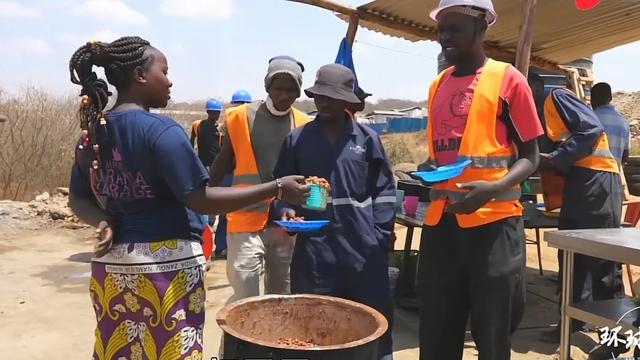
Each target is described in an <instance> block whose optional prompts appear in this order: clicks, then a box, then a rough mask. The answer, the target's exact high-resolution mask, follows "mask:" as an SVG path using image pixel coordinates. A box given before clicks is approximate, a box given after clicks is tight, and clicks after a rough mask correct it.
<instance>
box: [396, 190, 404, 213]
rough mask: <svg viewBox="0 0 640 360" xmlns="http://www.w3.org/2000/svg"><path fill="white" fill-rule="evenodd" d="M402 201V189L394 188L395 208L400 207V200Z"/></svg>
mask: <svg viewBox="0 0 640 360" xmlns="http://www.w3.org/2000/svg"><path fill="white" fill-rule="evenodd" d="M403 201H404V190H396V208H397V209H401V208H402V202H403Z"/></svg>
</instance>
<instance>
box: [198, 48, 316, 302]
mask: <svg viewBox="0 0 640 360" xmlns="http://www.w3.org/2000/svg"><path fill="white" fill-rule="evenodd" d="M302 72H303V66H302V64H301V63H300V62H298V61H297V60H295V59H293V58H291V57H277V58H274V59H271V60H270V61H269V68H268V71H267V75H266V77H265V80H264V86H265V89H266V91H267V94H268V96H267V99H266V100H265V101H255V102H252V103H248V104H243V105H240V106H236V107H234V108H231V109H229V110H228V111H227V112H226V113H225V117H226V136H225V138H224V144H223V146H222V150H221V152H220V154H219V155H218V157H217V158H216V160H215V162H214V164H213V166H212V169H211V174H210V175H211V181H210V183H211V185H216V186H217V185H219V184H220V183H221V182H222V179H223V178H224V176H225V175H226V174H229V173H231V172H233V183H232V187H245V186H250V185H254V184H260V183H266V182H270V181H273V180H274V178H273V175H272V173H273V168H274V166H275V164H276V160H277V158H278V153H279V151H280V148H281V146H282V142H283V141H284V139H285V138H286V136H287V134H289V132H290V131H291V129H293V128H294V127H297V126H301V125H303V124H305V123H307V122H308V121H309V118H308V117H307V116H306V114H304V113H302V112H300V111H298V110H297V109H294V108H293V107H292V105H293V103H294V102H295V101H296V99H297V98H299V97H300V87H301V86H302ZM273 205H274V202H271V201H265V202H261V203H257V204H254V205H252V206H250V207H247V208H245V209H242V210H240V211H237V212H233V213H230V214H227V234H228V237H227V277H228V278H229V283H230V284H231V287H232V288H233V291H234V293H233V295H232V296H231V298H229V302H232V301H236V300H239V299H243V298H246V297H250V296H258V295H260V290H259V289H260V276H261V274H262V273H264V274H265V277H264V282H265V284H264V288H265V292H266V293H268V294H287V293H289V291H290V285H289V283H290V281H289V266H290V262H291V253H292V251H293V244H294V238H293V237H291V236H290V235H288V234H287V233H286V232H284V231H283V230H282V229H281V228H280V227H277V226H272V225H271V224H270V222H269V214H270V212H274V210H273V209H274V206H273ZM274 216H277V217H279V214H275V215H274Z"/></svg>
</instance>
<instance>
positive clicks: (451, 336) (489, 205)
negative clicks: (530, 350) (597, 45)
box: [419, 0, 543, 360]
mask: <svg viewBox="0 0 640 360" xmlns="http://www.w3.org/2000/svg"><path fill="white" fill-rule="evenodd" d="M430 15H431V18H432V19H433V20H435V21H436V22H437V23H438V41H439V43H440V45H441V46H442V51H443V53H444V56H445V58H446V60H447V62H448V63H449V64H451V65H452V67H450V68H448V69H446V70H444V71H443V72H442V73H440V74H439V75H438V77H437V78H436V79H435V81H434V82H433V83H432V85H431V88H430V92H429V124H428V129H427V131H428V132H427V142H428V147H429V150H430V151H429V160H427V162H426V163H424V164H422V165H421V166H420V168H421V169H423V170H434V169H435V167H438V166H442V165H447V164H451V163H455V162H457V161H461V160H471V164H470V165H468V167H467V168H465V169H464V171H463V172H462V174H461V175H460V176H458V177H456V178H453V179H449V180H445V181H442V182H439V183H435V184H433V186H432V189H431V191H430V197H431V203H430V205H429V208H428V210H427V213H426V216H425V219H424V224H425V225H424V229H423V232H422V241H421V247H420V265H419V266H420V277H419V282H420V289H421V306H420V310H421V314H420V359H422V360H442V359H447V360H449V359H462V356H463V348H464V340H465V330H466V325H467V321H468V320H469V318H470V320H471V333H472V335H473V339H474V340H475V342H476V346H477V348H478V352H479V359H480V360H504V359H509V358H510V356H511V335H512V333H513V331H514V330H515V329H516V328H517V325H518V323H519V322H520V320H521V318H522V314H523V312H524V298H525V280H524V275H525V260H526V256H525V237H524V229H523V222H522V218H521V216H522V205H521V204H520V203H519V201H518V199H519V198H520V194H521V192H520V188H519V184H520V183H521V182H522V181H523V180H525V179H526V178H527V177H528V176H529V175H530V174H532V173H533V172H534V171H535V169H536V167H537V166H538V145H537V142H536V138H537V137H538V136H539V135H541V134H542V133H543V131H542V127H541V125H540V120H539V119H538V116H537V114H536V108H535V104H534V101H533V98H532V96H531V90H530V89H529V86H528V84H527V81H526V79H525V78H524V76H522V74H520V73H519V72H518V71H517V70H516V69H515V68H514V67H513V66H511V65H510V64H507V63H502V62H498V61H495V60H493V59H489V58H487V57H486V56H485V53H484V47H483V42H484V35H485V32H486V31H487V28H488V26H489V25H491V24H493V23H494V22H495V21H496V13H495V11H494V9H493V4H492V3H491V1H489V0H484V1H481V0H476V1H471V0H442V1H441V2H440V6H439V7H438V8H437V9H435V10H433V11H432V12H431V14H430Z"/></svg>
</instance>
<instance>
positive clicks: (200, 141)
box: [191, 99, 223, 169]
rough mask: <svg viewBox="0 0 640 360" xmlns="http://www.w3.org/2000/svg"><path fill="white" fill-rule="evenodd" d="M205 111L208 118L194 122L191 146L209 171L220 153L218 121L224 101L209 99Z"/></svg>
mask: <svg viewBox="0 0 640 360" xmlns="http://www.w3.org/2000/svg"><path fill="white" fill-rule="evenodd" d="M205 109H206V110H207V115H208V116H207V118H206V119H204V120H197V121H194V122H193V124H192V126H191V146H193V147H194V148H195V149H196V150H197V151H198V157H199V158H200V161H201V162H202V165H204V166H205V167H206V168H207V169H208V168H209V167H210V166H211V164H213V161H214V160H215V159H216V156H218V154H219V153H220V131H218V119H219V118H220V114H221V113H222V110H223V105H222V101H220V100H218V99H209V100H207V104H206V106H205Z"/></svg>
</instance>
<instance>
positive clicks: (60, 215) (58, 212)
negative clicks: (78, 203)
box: [49, 206, 73, 220]
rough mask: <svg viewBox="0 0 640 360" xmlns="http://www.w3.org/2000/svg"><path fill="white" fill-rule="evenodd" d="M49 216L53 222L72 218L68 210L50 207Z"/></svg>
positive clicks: (60, 207)
mask: <svg viewBox="0 0 640 360" xmlns="http://www.w3.org/2000/svg"><path fill="white" fill-rule="evenodd" d="M49 216H51V219H53V220H64V219H66V218H69V217H71V216H73V213H72V212H71V210H70V209H68V208H65V207H62V206H51V207H50V208H49Z"/></svg>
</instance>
